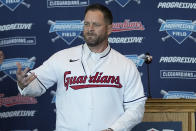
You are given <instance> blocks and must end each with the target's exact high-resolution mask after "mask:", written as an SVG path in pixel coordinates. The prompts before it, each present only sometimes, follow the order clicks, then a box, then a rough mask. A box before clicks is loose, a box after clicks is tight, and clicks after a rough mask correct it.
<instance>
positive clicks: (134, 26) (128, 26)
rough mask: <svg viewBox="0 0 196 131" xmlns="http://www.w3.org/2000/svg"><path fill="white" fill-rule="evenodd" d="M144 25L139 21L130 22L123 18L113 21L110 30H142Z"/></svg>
mask: <svg viewBox="0 0 196 131" xmlns="http://www.w3.org/2000/svg"><path fill="white" fill-rule="evenodd" d="M144 29H145V28H144V25H142V23H141V22H137V21H136V22H130V20H129V19H125V20H124V22H113V23H112V32H123V31H132V30H144Z"/></svg>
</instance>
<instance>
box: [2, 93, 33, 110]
mask: <svg viewBox="0 0 196 131" xmlns="http://www.w3.org/2000/svg"><path fill="white" fill-rule="evenodd" d="M24 104H37V100H36V98H34V97H30V96H21V95H20V94H18V95H17V96H10V97H4V94H0V107H1V106H5V107H11V106H15V105H24Z"/></svg>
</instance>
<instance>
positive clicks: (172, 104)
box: [143, 99, 196, 131]
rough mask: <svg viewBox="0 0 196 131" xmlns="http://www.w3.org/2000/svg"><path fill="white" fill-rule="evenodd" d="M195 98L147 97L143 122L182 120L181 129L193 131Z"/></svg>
mask: <svg viewBox="0 0 196 131" xmlns="http://www.w3.org/2000/svg"><path fill="white" fill-rule="evenodd" d="M195 112H196V99H148V100H147V101H146V106H145V113H144V118H143V122H169V121H170V122H171V121H172V122H174V121H179V122H182V131H195Z"/></svg>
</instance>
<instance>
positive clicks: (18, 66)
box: [16, 62, 22, 75]
mask: <svg viewBox="0 0 196 131" xmlns="http://www.w3.org/2000/svg"><path fill="white" fill-rule="evenodd" d="M16 66H17V68H18V69H17V71H16V75H17V74H21V68H22V67H21V64H20V63H19V62H16Z"/></svg>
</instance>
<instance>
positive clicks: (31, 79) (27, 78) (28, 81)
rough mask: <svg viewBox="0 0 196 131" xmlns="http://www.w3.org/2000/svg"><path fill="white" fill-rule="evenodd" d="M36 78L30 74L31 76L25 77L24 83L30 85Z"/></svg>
mask: <svg viewBox="0 0 196 131" xmlns="http://www.w3.org/2000/svg"><path fill="white" fill-rule="evenodd" d="M36 78H37V76H36V75H35V73H32V74H30V75H28V76H27V77H26V80H27V81H26V82H27V83H28V84H29V83H31V82H32V81H33V80H35V79H36Z"/></svg>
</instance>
